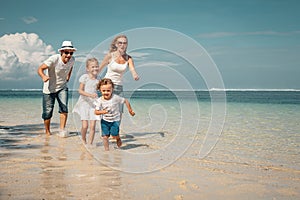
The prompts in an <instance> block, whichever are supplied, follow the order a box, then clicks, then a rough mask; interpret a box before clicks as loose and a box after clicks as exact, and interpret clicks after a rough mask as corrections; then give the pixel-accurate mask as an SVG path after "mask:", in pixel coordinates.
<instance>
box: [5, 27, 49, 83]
mask: <svg viewBox="0 0 300 200" xmlns="http://www.w3.org/2000/svg"><path fill="white" fill-rule="evenodd" d="M54 53H55V51H54V50H53V48H52V46H51V45H46V44H45V43H44V42H43V41H42V40H41V39H40V38H39V36H38V35H37V34H35V33H16V34H7V35H4V36H2V37H0V79H1V80H22V79H31V78H32V77H35V76H37V73H36V70H37V68H38V67H39V66H40V65H41V63H42V62H43V61H44V60H46V59H47V58H48V57H49V56H50V55H52V54H54Z"/></svg>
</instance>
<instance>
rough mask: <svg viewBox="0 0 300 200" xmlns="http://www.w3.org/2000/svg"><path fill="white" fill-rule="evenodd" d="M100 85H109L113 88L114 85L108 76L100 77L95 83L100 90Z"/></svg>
mask: <svg viewBox="0 0 300 200" xmlns="http://www.w3.org/2000/svg"><path fill="white" fill-rule="evenodd" d="M102 85H111V86H112V88H113V89H114V87H115V85H114V83H113V82H112V80H111V79H110V78H103V79H101V80H100V81H99V83H98V84H97V90H99V91H100V89H101V86H102Z"/></svg>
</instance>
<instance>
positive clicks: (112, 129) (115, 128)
mask: <svg viewBox="0 0 300 200" xmlns="http://www.w3.org/2000/svg"><path fill="white" fill-rule="evenodd" d="M119 130H120V121H114V122H108V121H105V120H104V119H101V131H102V134H101V135H102V137H103V136H108V137H109V136H110V135H112V136H119Z"/></svg>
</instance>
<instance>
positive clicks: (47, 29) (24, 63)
mask: <svg viewBox="0 0 300 200" xmlns="http://www.w3.org/2000/svg"><path fill="white" fill-rule="evenodd" d="M0 3H1V7H0V53H1V57H0V89H11V88H20V89H21V88H37V89H38V88H41V80H40V79H39V77H38V76H37V75H36V69H37V67H38V66H39V64H40V63H41V62H42V61H43V60H45V59H46V58H47V57H48V56H49V55H51V54H52V53H56V52H57V49H58V48H59V47H60V45H61V42H62V41H63V40H72V41H73V43H74V46H76V48H77V49H78V51H77V52H76V54H75V57H76V60H77V62H76V65H75V70H74V74H73V77H72V82H71V84H73V83H75V82H76V81H77V80H76V78H77V76H76V75H77V74H79V73H82V65H83V62H84V60H85V58H86V56H87V55H89V54H90V53H91V51H93V50H95V48H98V50H99V52H101V54H100V53H99V55H96V56H97V58H98V59H99V60H100V61H101V59H102V58H103V55H104V53H105V51H106V50H107V49H108V41H109V40H110V39H111V38H112V37H113V36H114V35H116V34H119V33H121V32H125V33H126V32H127V31H129V32H130V31H131V30H134V29H137V28H138V29H139V28H143V27H158V28H164V29H168V30H171V31H175V32H178V33H182V34H183V35H185V36H186V37H187V38H189V39H191V40H193V41H195V42H197V43H199V45H201V46H202V47H203V48H204V49H205V51H206V52H207V54H208V55H209V57H211V59H212V61H213V62H214V63H215V65H216V67H217V69H218V70H219V72H220V75H221V77H222V80H223V82H224V86H225V88H251V89H253V88H258V89H266V88H268V89H287V88H290V89H300V79H299V74H300V56H299V55H300V23H299V19H300V12H299V9H300V1H297V0H286V1H282V0H252V1H243V0H242V1H240V0H227V1H222V0H219V1H218V0H205V1H204V0H186V1H179V0H173V1H171V0H151V1H141V0H127V1H119V0H116V1H109V0H106V1H102V0H99V1H97V0H91V1H89V0H87V1H79V0H73V1H40V0H39V1H37V0H27V1H19V0H0ZM129 35H130V34H129ZM141 37H143V38H144V40H147V38H149V39H151V40H153V39H156V40H157V42H159V40H160V39H162V38H160V37H159V36H157V37H154V36H153V35H147V34H144V35H143V36H141ZM167 39H168V38H163V40H167ZM135 40H136V41H142V40H140V39H138V38H134V37H129V47H128V51H129V52H131V53H132V56H133V58H134V59H135V64H136V67H137V71H138V72H139V73H140V76H141V78H143V77H144V78H145V80H151V77H157V71H149V70H145V72H146V71H147V74H146V73H144V74H143V73H142V72H143V71H144V69H143V68H139V66H141V65H145V63H146V64H147V63H152V62H154V61H155V62H156V64H157V63H158V62H161V63H160V64H157V66H161V67H162V68H163V67H164V65H165V66H167V68H168V67H169V68H172V66H177V67H174V69H175V71H176V72H177V73H180V74H183V76H184V77H185V78H186V79H188V80H189V81H190V84H191V85H192V87H193V88H194V89H197V88H198V89H202V88H203V87H204V88H205V87H207V86H205V83H204V82H205V81H203V80H202V81H201V80H200V79H201V75H197V76H196V75H194V74H195V73H194V72H193V68H192V67H190V66H187V65H189V64H188V63H185V61H184V59H186V58H183V59H181V58H175V57H176V56H174V55H173V58H170V56H169V55H168V54H165V53H159V52H158V51H152V52H150V51H149V50H147V49H144V50H143V49H139V50H138V51H134V50H133V49H132V47H133V46H131V45H132V44H133V42H134V41H135ZM170 42H172V43H175V44H176V45H178V46H181V45H182V43H181V42H183V43H184V41H179V40H178V41H176V40H175V41H170ZM105 45H106V46H105ZM140 45H141V46H142V45H143V44H140ZM165 49H168V47H165ZM143 56H144V57H143ZM171 57H172V56H171ZM175 62H176V63H177V65H176V63H175ZM166 63H167V64H166ZM186 66H187V67H186ZM208 67H209V66H208ZM154 68H155V67H154ZM155 69H156V68H155ZM158 71H159V70H158ZM163 73H164V74H163V75H165V76H161V78H162V79H163V78H166V79H168V78H169V77H168V76H167V75H168V73H169V72H168V71H164V72H163ZM202 78H203V77H202ZM170 79H172V78H170ZM198 79H199V82H198ZM204 79H205V77H204ZM156 80H157V79H156ZM130 84H136V83H134V81H132V80H130V81H128V85H130ZM143 84H144V83H143ZM174 85H176V79H175V81H174ZM133 87H136V86H133ZM176 87H177V85H176V86H174V88H176ZM178 87H180V86H178ZM125 88H126V85H125ZM179 89H180V88H179Z"/></svg>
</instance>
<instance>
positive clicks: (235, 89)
mask: <svg viewBox="0 0 300 200" xmlns="http://www.w3.org/2000/svg"><path fill="white" fill-rule="evenodd" d="M69 90H70V91H72V92H73V91H77V89H69ZM0 91H43V89H0ZM133 91H178V92H181V91H182V92H184V91H186V92H188V91H191V92H194V91H195V92H197V91H212V92H213V91H220V92H221V91H225V92H227V91H254V92H255V91H266V92H268V91H274V92H275V91H278V92H280V91H290V92H292V91H294V92H300V89H291V88H285V89H271V88H228V89H226V88H224V89H223V88H211V89H195V90H190V89H136V90H124V92H133Z"/></svg>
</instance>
